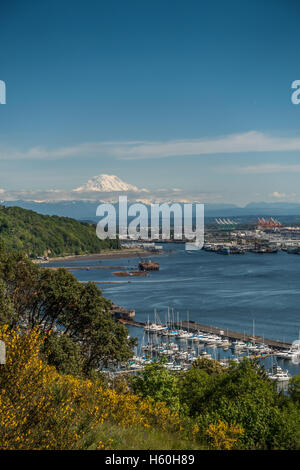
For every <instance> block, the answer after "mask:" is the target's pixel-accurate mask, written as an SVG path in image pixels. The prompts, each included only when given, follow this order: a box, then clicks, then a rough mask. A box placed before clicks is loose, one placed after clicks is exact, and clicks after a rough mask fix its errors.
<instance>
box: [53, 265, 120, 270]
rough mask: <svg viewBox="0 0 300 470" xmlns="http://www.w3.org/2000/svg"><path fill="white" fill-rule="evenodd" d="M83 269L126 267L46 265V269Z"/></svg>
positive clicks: (118, 267)
mask: <svg viewBox="0 0 300 470" xmlns="http://www.w3.org/2000/svg"><path fill="white" fill-rule="evenodd" d="M61 268H64V269H84V270H88V271H89V270H90V269H128V268H127V267H126V266H46V269H54V270H57V269H61Z"/></svg>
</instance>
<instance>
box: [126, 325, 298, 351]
mask: <svg viewBox="0 0 300 470" xmlns="http://www.w3.org/2000/svg"><path fill="white" fill-rule="evenodd" d="M120 321H121V322H122V323H124V324H128V325H132V326H137V327H140V328H144V327H145V325H146V323H143V322H137V321H135V320H124V319H122V320H120ZM174 328H176V329H179V328H183V329H185V330H189V331H191V332H197V331H203V332H204V333H214V334H217V335H220V336H225V337H226V338H229V339H230V340H241V341H245V342H248V341H249V342H255V343H264V344H266V345H267V346H270V347H271V348H274V349H289V348H290V347H291V343H288V342H283V341H278V340H275V339H268V338H263V337H262V336H253V335H249V334H244V333H240V332H238V331H233V330H229V329H227V328H217V327H215V326H208V325H203V324H201V323H196V322H193V321H189V322H187V321H183V322H180V324H176V323H175V325H174Z"/></svg>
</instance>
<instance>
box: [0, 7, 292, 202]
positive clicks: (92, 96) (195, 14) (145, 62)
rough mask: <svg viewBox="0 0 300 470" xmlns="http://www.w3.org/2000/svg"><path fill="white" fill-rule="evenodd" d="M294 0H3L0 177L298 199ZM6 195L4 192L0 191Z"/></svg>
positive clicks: (11, 184)
mask: <svg viewBox="0 0 300 470" xmlns="http://www.w3.org/2000/svg"><path fill="white" fill-rule="evenodd" d="M299 13H300V6H299V3H298V2H297V1H284V0H282V1H281V0H273V1H271V0H270V1H267V0H265V1H257V0H251V1H248V0H244V1H243V2H241V1H232V0H228V1H226V2H224V1H218V0H216V1H215V2H203V1H193V0H187V1H176V0H172V1H171V0H168V1H167V0H160V1H156V0H151V1H150V0H149V1H148V0H144V1H133V0H126V1H114V0H110V1H109V2H107V1H105V2H104V1H91V0H86V1H84V2H83V1H78V2H76V1H73V2H69V1H56V0H52V1H51V2H50V1H48V0H45V1H44V2H40V1H37V0H36V1H32V0H28V1H27V2H22V1H11V2H9V4H7V5H6V6H3V5H1V15H0V40H1V48H0V79H1V80H4V81H5V82H6V86H7V104H6V105H0V169H1V173H0V188H2V189H3V190H5V191H16V192H18V191H20V192H21V191H25V192H26V191H33V192H37V193H38V191H39V190H49V189H61V190H64V191H68V190H71V189H72V188H76V187H78V186H79V185H82V184H84V183H85V182H86V181H87V180H88V179H90V178H91V177H93V176H95V175H98V174H101V173H108V174H116V175H118V176H119V177H120V178H122V179H123V180H125V181H127V182H129V183H131V184H134V185H136V186H139V187H146V188H148V189H150V190H153V192H155V191H156V190H158V189H161V188H164V189H165V190H166V191H167V190H168V189H170V190H171V189H172V188H181V189H182V194H183V195H185V196H186V197H188V195H189V194H190V193H191V192H192V193H193V195H194V194H197V193H199V195H201V197H203V199H204V200H207V201H216V202H222V201H223V202H234V203H238V204H244V203H246V202H250V201H260V200H269V201H274V200H286V201H300V188H299V184H298V180H299V177H300V159H299V156H300V132H299V130H300V129H299V125H300V105H293V104H292V103H291V88H290V87H291V83H292V81H293V80H296V79H300V66H299V63H300V62H299V57H300V55H299V49H300V41H299V39H300V38H299V36H300V33H299ZM4 194H5V193H4Z"/></svg>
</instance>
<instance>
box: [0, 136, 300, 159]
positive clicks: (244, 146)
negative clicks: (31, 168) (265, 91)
mask: <svg viewBox="0 0 300 470" xmlns="http://www.w3.org/2000/svg"><path fill="white" fill-rule="evenodd" d="M297 150H300V137H274V136H271V135H267V134H264V133H262V132H258V131H249V132H245V133H240V134H231V135H227V136H219V137H213V138H201V139H194V140H169V141H165V142H149V141H127V142H117V141H115V142H112V141H107V142H86V143H81V144H78V145H74V146H66V147H58V148H54V149H46V148H44V147H33V148H31V149H29V150H26V151H19V150H7V149H6V150H3V149H2V150H0V159H60V158H70V157H76V156H79V157H81V156H83V157H87V156H89V155H97V156H101V155H105V156H112V157H115V158H118V159H127V160H136V159H144V158H165V157H175V156H187V155H195V156H197V155H209V154H222V153H225V154H227V153H246V152H277V151H278V152H279V151H297Z"/></svg>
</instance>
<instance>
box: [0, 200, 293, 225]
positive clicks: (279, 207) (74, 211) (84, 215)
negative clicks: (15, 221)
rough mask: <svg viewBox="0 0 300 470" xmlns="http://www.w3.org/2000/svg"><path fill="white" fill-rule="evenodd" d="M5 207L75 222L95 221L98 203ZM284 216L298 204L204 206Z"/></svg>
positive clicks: (212, 211)
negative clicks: (75, 220)
mask: <svg viewBox="0 0 300 470" xmlns="http://www.w3.org/2000/svg"><path fill="white" fill-rule="evenodd" d="M2 204H3V205H4V206H7V207H11V206H18V207H22V208H24V209H29V210H33V211H35V212H38V213H39V214H44V215H58V216H62V217H72V218H74V219H77V220H91V221H96V220H98V218H97V217H96V209H97V207H98V205H99V202H96V201H78V200H76V201H59V202H34V201H22V200H18V201H2ZM254 215H257V216H280V215H282V216H286V215H299V216H300V204H299V203H286V202H274V203H273V202H270V203H268V202H251V203H249V204H247V205H246V206H245V207H238V206H236V205H234V204H212V203H207V204H205V216H207V217H234V216H236V217H238V216H254Z"/></svg>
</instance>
